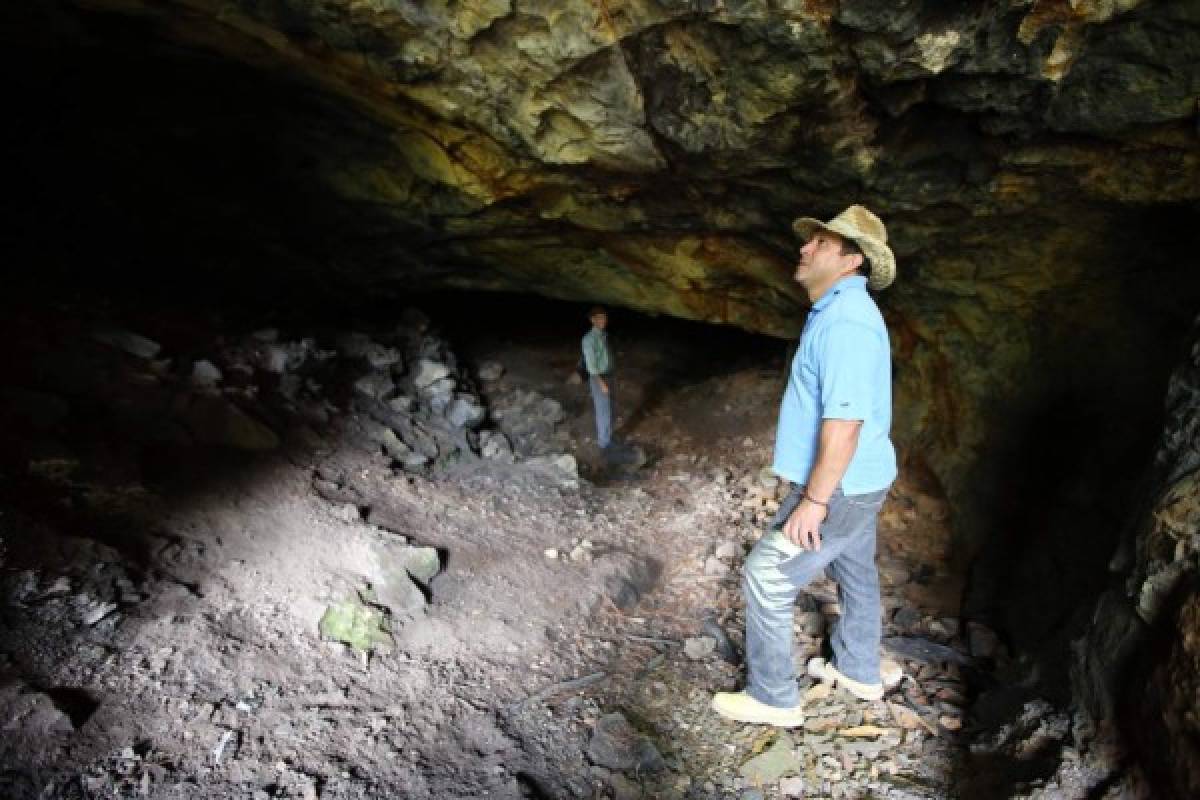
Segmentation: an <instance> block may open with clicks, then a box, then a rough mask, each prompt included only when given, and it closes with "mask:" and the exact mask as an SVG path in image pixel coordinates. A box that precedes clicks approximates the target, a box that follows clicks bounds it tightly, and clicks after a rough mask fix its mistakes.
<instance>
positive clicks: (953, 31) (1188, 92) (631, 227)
mask: <svg viewBox="0 0 1200 800" xmlns="http://www.w3.org/2000/svg"><path fill="white" fill-rule="evenodd" d="M0 37H2V39H3V41H4V42H5V43H6V45H7V47H6V48H5V54H4V56H3V57H4V58H5V59H6V61H7V63H8V66H9V67H10V69H9V70H8V71H7V72H8V73H9V74H10V75H12V76H13V82H14V85H15V87H16V91H15V92H14V98H13V100H12V102H11V105H12V107H13V108H14V109H15V111H16V114H17V118H18V120H19V123H18V124H17V125H16V126H14V127H13V128H12V129H11V130H9V131H7V132H5V133H4V134H3V135H4V137H5V138H4V142H5V145H6V146H5V150H6V152H7V153H8V155H9V161H10V163H11V164H12V165H13V166H14V167H15V171H16V175H17V178H16V180H15V181H14V186H15V187H16V188H14V189H12V190H10V192H9V193H7V196H6V199H5V201H4V203H5V206H4V209H5V211H6V213H7V214H8V217H9V219H11V220H14V221H15V223H16V224H14V225H12V226H11V227H10V229H9V232H8V234H7V236H6V240H5V242H4V244H5V245H6V248H7V250H8V252H9V254H10V256H11V257H10V258H8V259H6V261H7V263H8V265H9V270H10V271H12V272H13V273H14V279H16V280H17V281H18V282H19V281H22V280H24V281H34V282H36V281H40V280H43V279H44V278H46V276H47V275H49V274H53V275H57V276H58V277H59V279H60V280H61V281H62V282H64V283H65V284H67V285H68V286H76V285H79V284H85V283H94V284H97V285H100V286H113V285H124V286H126V287H129V288H132V289H134V290H136V291H138V292H143V293H144V292H150V291H158V292H160V293H163V294H170V293H171V292H176V293H178V292H180V288H179V287H183V291H184V292H187V293H192V292H195V293H201V294H203V293H205V292H211V293H213V294H214V295H215V296H217V297H220V296H222V295H228V294H229V293H230V292H234V293H244V294H245V295H246V296H247V297H254V298H255V302H268V303H288V302H301V301H303V300H304V298H306V297H307V298H312V297H319V298H322V300H325V299H328V300H329V301H330V302H361V298H363V297H370V298H373V299H377V300H382V301H384V302H386V300H387V299H388V298H391V297H396V296H399V295H403V294H404V293H406V292H410V291H412V290H414V289H423V288H435V287H441V288H445V287H450V288H483V289H496V290H513V291H524V292H537V293H541V294H544V295H547V296H551V297H558V298H569V299H575V300H588V301H600V302H607V303H611V304H614V305H619V306H625V307H629V308H634V309H639V310H642V311H647V312H652V313H667V314H672V315H676V316H680V317H686V318H692V319H700V320H705V321H711V322H717V323H724V324H731V325H737V326H741V327H744V328H747V329H749V330H755V331H761V332H767V333H772V334H776V335H779V336H794V335H795V334H796V333H797V332H798V329H799V327H800V324H801V323H802V320H803V316H804V305H805V304H804V301H803V299H802V297H801V294H800V293H799V292H798V290H797V288H796V287H795V286H794V285H793V284H792V283H791V282H790V272H791V269H790V265H791V263H792V259H793V258H794V253H795V243H794V242H793V241H792V240H791V239H790V236H789V233H788V231H789V225H788V223H789V221H790V220H791V219H792V218H793V217H794V216H796V215H798V214H801V213H804V214H816V215H826V216H827V215H832V214H833V213H835V212H836V211H837V210H839V209H840V208H841V207H843V206H844V205H846V204H847V203H850V202H864V203H866V204H868V205H870V206H871V207H872V208H874V209H876V210H878V211H879V212H880V214H881V215H882V216H883V217H884V219H885V220H886V221H887V223H888V225H889V230H890V232H891V238H892V242H893V244H894V246H895V249H896V251H897V254H898V257H899V262H900V279H899V281H898V283H897V284H896V286H895V288H894V289H892V290H889V291H888V292H886V293H884V294H883V295H882V296H881V303H882V305H883V306H884V310H885V313H886V314H887V316H888V318H889V321H890V325H891V328H892V330H893V339H894V342H895V351H896V353H895V354H896V364H897V393H896V397H897V403H896V405H897V417H896V436H897V439H898V440H899V442H900V443H901V445H902V446H903V449H904V451H905V452H906V453H907V454H908V456H909V458H910V459H911V461H913V462H920V463H919V466H922V467H927V468H928V469H929V470H931V471H932V472H933V473H934V474H935V475H936V476H937V477H938V479H939V480H940V481H941V483H942V484H943V486H944V488H945V489H946V491H947V493H948V494H949V496H950V497H951V499H952V500H953V501H954V507H955V509H956V516H957V522H958V527H959V529H960V530H961V531H963V532H964V534H965V536H966V541H967V542H968V545H969V549H970V550H972V551H975V550H979V549H980V548H985V547H988V546H990V547H992V548H995V549H998V550H999V551H1000V555H1001V556H1002V557H1003V558H1002V559H1001V560H1002V561H1003V560H1012V561H1013V562H1014V563H1013V567H1012V568H1013V569H1014V570H1020V569H1024V570H1033V572H1032V573H1029V574H1020V575H1016V576H1015V580H1017V581H1018V582H1021V581H1023V582H1025V583H1028V584H1030V585H1031V586H1034V587H1035V589H1036V590H1038V591H1042V590H1046V589H1048V588H1052V587H1053V586H1054V580H1053V578H1054V574H1055V572H1056V571H1057V570H1058V569H1059V568H1060V567H1061V564H1062V560H1063V559H1068V558H1071V557H1072V554H1073V553H1074V552H1075V551H1076V550H1077V548H1078V547H1079V546H1080V544H1081V542H1084V543H1086V542H1088V541H1089V540H1088V539H1087V538H1086V537H1087V533H1086V532H1087V531H1089V530H1092V529H1093V528H1092V527H1091V526H1092V525H1093V523H1094V522H1095V520H1096V519H1097V518H1102V517H1104V516H1105V515H1107V514H1108V513H1111V512H1112V511H1113V509H1112V508H1110V507H1109V505H1107V504H1119V502H1120V499H1119V495H1113V496H1112V497H1111V498H1109V497H1107V496H1106V497H1105V498H1102V500H1101V502H1100V503H1096V502H1094V494H1093V493H1092V492H1089V491H1088V490H1087V487H1088V486H1089V485H1091V486H1094V485H1097V483H1098V482H1102V481H1108V482H1116V483H1118V484H1120V483H1121V482H1122V481H1123V480H1125V479H1126V477H1127V476H1133V475H1135V474H1136V473H1137V470H1138V463H1137V458H1136V455H1137V453H1136V451H1137V448H1138V446H1139V443H1141V442H1144V441H1146V440H1147V439H1148V438H1149V437H1150V436H1152V432H1153V430H1155V428H1156V426H1157V424H1158V420H1159V410H1158V406H1157V401H1156V399H1155V398H1156V397H1157V396H1159V391H1158V387H1159V386H1161V385H1162V383H1163V381H1164V380H1165V376H1166V374H1167V371H1168V369H1169V366H1170V365H1171V364H1172V363H1174V360H1175V356H1176V351H1175V349H1174V348H1175V343H1176V342H1177V341H1178V339H1179V337H1180V336H1181V335H1182V334H1183V331H1184V330H1186V326H1187V323H1188V321H1189V320H1190V319H1191V316H1192V314H1193V313H1194V309H1195V307H1196V305H1197V302H1198V301H1200V277H1198V276H1197V274H1196V271H1195V270H1194V268H1193V267H1192V261H1193V260H1194V259H1193V254H1194V253H1195V252H1196V244H1197V236H1198V235H1200V234H1198V233H1197V231H1198V230H1200V225H1197V224H1196V223H1197V221H1198V220H1200V210H1198V209H1200V206H1198V202H1200V132H1198V129H1197V97H1198V96H1200V6H1198V5H1197V4H1196V3H1194V2H1187V0H1173V1H1172V0H1167V1H1165V2H1155V3H1143V2H1137V0H1097V1H1095V2H1092V1H1089V0H1084V1H1083V2H1066V1H1065V0H1012V1H1010V2H998V1H996V0H993V1H992V2H945V1H944V0H904V1H903V2H899V3H897V2H894V0H892V1H889V2H883V0H842V2H833V0H770V1H769V2H768V1H767V0H555V2H548V1H546V0H471V1H469V2H449V1H448V0H429V2H412V1H410V0H234V1H233V2H226V1H225V0H222V1H221V2H218V1H217V0H168V2H149V0H53V1H52V2H46V3H39V4H34V5H25V4H12V5H10V6H9V7H6V8H5V9H4V10H3V11H0ZM29 265H36V268H35V269H29V268H28V267H29ZM1097 432H1103V434H1102V435H1099V434H1098V433H1097ZM1055 439H1057V440H1058V441H1059V442H1060V445H1059V446H1057V447H1053V446H1042V447H1037V446H1035V445H1039V444H1042V443H1045V442H1049V441H1054V440H1055ZM1148 455H1149V454H1148V453H1147V456H1148ZM1031 498H1032V499H1031ZM1102 529H1104V530H1107V529H1108V528H1104V527H1103V526H1102ZM1018 534H1019V535H1018ZM1104 536H1108V539H1105V540H1104V541H1101V542H1098V543H1097V542H1094V541H1093V542H1091V547H1089V548H1088V549H1087V555H1088V558H1090V559H1092V560H1095V561H1098V562H1099V561H1102V560H1103V559H1104V558H1106V557H1107V555H1106V552H1107V547H1108V545H1109V543H1110V541H1109V540H1111V538H1112V537H1111V535H1109V534H1104ZM1039 547H1041V548H1044V550H1045V552H1048V553H1050V554H1051V555H1050V557H1048V558H1046V559H1041V558H1033V559H1032V560H1031V559H1030V558H1027V556H1030V555H1031V554H1034V555H1036V554H1037V553H1038V552H1040V551H1038V550H1037V548H1039ZM1018 561H1019V562H1021V563H1020V564H1018V563H1016V562H1018ZM1031 562H1032V563H1033V564H1035V566H1033V567H1030V566H1029V564H1030V563H1031ZM1038 563H1042V566H1036V565H1037V564H1038ZM1039 570H1040V571H1041V572H1040V573H1039V572H1038V571H1039ZM989 580H991V581H999V580H1001V579H1000V577H999V576H997V575H991V576H987V575H984V576H982V577H981V578H980V581H979V582H978V585H979V587H980V588H979V590H978V592H977V597H976V598H975V600H974V601H973V602H974V604H975V607H976V608H977V609H978V610H979V613H980V614H981V615H983V616H988V615H992V616H996V615H1001V616H1002V615H1004V614H1011V613H1013V612H1012V610H1011V609H1005V608H997V607H996V598H997V596H998V595H999V592H1000V589H1002V588H1004V586H1006V585H1007V584H1004V585H997V586H996V587H991V588H989ZM1005 580H1007V578H1005ZM1083 588H1086V589H1087V590H1089V591H1090V590H1097V587H1095V586H1088V587H1083ZM1031 591H1032V590H1031ZM1051 616H1052V617H1053V615H1051ZM1009 622H1010V625H1011V627H1014V628H1016V629H1020V630H1027V631H1029V633H1030V636H1031V638H1035V639H1037V638H1044V634H1045V633H1046V630H1047V629H1050V628H1058V627H1061V624H1062V623H1063V622H1064V620H1063V619H1052V620H1051V621H1049V622H1046V623H1045V624H1044V625H1043V627H1039V625H1042V623H1039V622H1037V621H1036V620H1034V619H1025V620H1015V619H1014V620H1009Z"/></svg>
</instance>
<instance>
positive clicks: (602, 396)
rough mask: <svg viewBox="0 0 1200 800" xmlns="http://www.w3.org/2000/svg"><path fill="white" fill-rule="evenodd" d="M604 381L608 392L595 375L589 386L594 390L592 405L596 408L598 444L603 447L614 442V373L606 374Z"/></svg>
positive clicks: (589, 381)
mask: <svg viewBox="0 0 1200 800" xmlns="http://www.w3.org/2000/svg"><path fill="white" fill-rule="evenodd" d="M604 382H605V383H606V384H607V385H608V393H607V394H606V393H605V392H604V391H603V390H602V389H601V388H600V381H599V380H598V379H597V378H596V376H595V375H593V376H592V377H591V378H590V379H588V387H589V388H590V389H591V390H592V406H593V407H594V408H595V409H596V444H598V445H600V447H601V448H605V447H608V446H609V445H610V444H612V420H613V390H614V385H613V379H612V375H605V376H604Z"/></svg>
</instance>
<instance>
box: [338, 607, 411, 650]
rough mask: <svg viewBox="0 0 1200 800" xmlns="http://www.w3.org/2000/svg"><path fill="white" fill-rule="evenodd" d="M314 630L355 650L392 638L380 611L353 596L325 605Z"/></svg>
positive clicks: (373, 646) (388, 641)
mask: <svg viewBox="0 0 1200 800" xmlns="http://www.w3.org/2000/svg"><path fill="white" fill-rule="evenodd" d="M423 602H424V598H423V597H422V603H423ZM317 630H318V631H319V632H320V634H321V636H323V637H325V638H326V639H332V640H334V641H338V642H345V643H346V644H348V645H350V646H351V647H353V648H354V649H355V651H357V652H369V651H371V650H373V649H375V648H376V647H379V646H381V645H387V644H390V643H391V640H392V637H391V634H390V633H389V632H388V630H387V628H386V627H385V625H384V619H383V613H382V612H381V611H379V610H378V609H375V608H371V607H370V606H368V605H365V604H364V603H363V602H362V601H360V600H359V599H358V598H356V597H351V598H346V599H345V600H342V601H340V602H337V603H333V604H331V605H330V606H328V607H327V608H326V609H325V613H324V614H322V615H321V620H320V622H318V623H317Z"/></svg>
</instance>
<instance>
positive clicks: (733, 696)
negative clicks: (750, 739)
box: [712, 692, 804, 728]
mask: <svg viewBox="0 0 1200 800" xmlns="http://www.w3.org/2000/svg"><path fill="white" fill-rule="evenodd" d="M712 710H713V711H715V712H717V713H718V714H720V715H721V716H722V717H725V718H726V719H732V720H736V721H737V722H751V723H755V724H758V725H774V726H775V727H777V728H798V727H800V726H801V725H803V724H804V709H803V708H802V707H801V706H796V707H794V708H776V707H775V706H769V705H767V704H766V703H762V702H759V701H758V700H756V699H754V698H753V697H751V696H750V695H748V694H746V693H745V692H717V693H716V694H715V695H713V699H712Z"/></svg>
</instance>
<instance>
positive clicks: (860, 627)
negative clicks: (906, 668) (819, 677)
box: [742, 487, 887, 708]
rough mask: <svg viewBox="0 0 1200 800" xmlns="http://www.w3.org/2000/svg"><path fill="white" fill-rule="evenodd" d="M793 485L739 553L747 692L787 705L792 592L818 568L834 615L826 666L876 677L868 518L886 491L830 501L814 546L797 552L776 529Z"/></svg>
mask: <svg viewBox="0 0 1200 800" xmlns="http://www.w3.org/2000/svg"><path fill="white" fill-rule="evenodd" d="M802 492H803V487H794V488H793V489H792V491H791V493H790V494H789V495H788V497H787V499H786V500H784V502H783V505H781V506H780V507H779V513H778V514H776V515H775V519H773V520H772V521H771V525H770V528H769V531H768V533H767V534H766V535H765V536H763V538H762V539H760V540H759V542H758V544H757V545H755V546H754V550H752V551H751V553H750V555H749V557H747V559H746V564H745V569H744V574H743V579H742V591H743V593H744V594H745V597H746V671H747V676H746V691H747V692H748V693H749V694H750V695H751V696H752V697H754V698H755V699H756V700H759V701H761V702H763V703H766V704H767V705H771V706H778V707H781V708H790V707H792V706H795V705H797V704H798V703H799V701H800V698H799V692H798V690H797V687H796V673H795V666H794V664H793V660H792V659H793V657H792V621H793V611H794V608H795V603H796V595H798V594H799V593H800V590H801V589H802V588H804V587H805V586H806V585H808V584H809V583H810V582H811V581H812V580H813V579H814V578H816V577H817V576H818V575H820V573H821V571H822V570H826V571H827V572H828V573H829V577H830V578H832V579H833V580H834V581H836V582H837V586H838V602H839V603H840V605H841V609H842V614H841V618H840V619H838V620H837V622H836V623H834V626H833V630H832V633H831V635H830V644H831V645H832V647H833V664H834V666H835V667H837V669H838V671H839V672H841V673H842V674H843V675H845V676H846V677H847V678H850V679H852V680H856V681H861V682H863V683H879V637H880V632H881V627H882V619H881V617H882V613H881V608H880V603H879V573H878V572H877V571H876V569H875V523H876V519H877V518H878V516H879V509H880V507H881V506H882V505H883V501H884V498H886V497H887V489H882V490H880V491H878V492H870V493H869V494H859V495H850V496H847V495H844V494H842V491H841V489H838V490H837V491H835V492H834V494H833V496H832V497H831V498H830V500H829V515H828V516H827V517H826V518H825V521H824V522H823V523H821V528H820V533H821V549H820V550H817V551H809V550H803V549H801V548H799V547H797V546H796V545H794V544H792V543H791V542H790V541H788V540H787V538H786V537H785V536H784V535H783V531H782V528H783V524H784V523H785V522H786V521H787V518H788V516H790V515H791V513H792V511H793V510H794V509H795V507H796V506H797V505H798V504H799V502H800V496H801V494H802Z"/></svg>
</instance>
